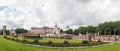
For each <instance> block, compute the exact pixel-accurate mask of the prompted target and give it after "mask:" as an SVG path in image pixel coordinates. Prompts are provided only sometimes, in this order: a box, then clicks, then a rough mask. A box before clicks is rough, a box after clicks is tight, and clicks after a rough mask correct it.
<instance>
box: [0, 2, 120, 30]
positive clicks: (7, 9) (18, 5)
mask: <svg viewBox="0 0 120 51" xmlns="http://www.w3.org/2000/svg"><path fill="white" fill-rule="evenodd" d="M119 20H120V0H0V28H2V26H3V25H7V27H8V29H13V28H25V29H30V28H31V27H43V26H48V27H54V23H55V21H57V23H58V26H59V27H60V28H62V29H66V27H67V26H69V27H70V28H73V29H75V28H78V27H80V26H88V25H94V26H96V25H98V24H99V23H103V22H106V21H119Z"/></svg>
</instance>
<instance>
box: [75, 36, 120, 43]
mask: <svg viewBox="0 0 120 51" xmlns="http://www.w3.org/2000/svg"><path fill="white" fill-rule="evenodd" d="M73 38H75V39H81V40H88V38H89V37H88V35H79V36H76V35H74V36H73ZM91 40H92V41H98V40H101V41H104V42H115V41H116V42H120V36H114V35H113V36H91Z"/></svg>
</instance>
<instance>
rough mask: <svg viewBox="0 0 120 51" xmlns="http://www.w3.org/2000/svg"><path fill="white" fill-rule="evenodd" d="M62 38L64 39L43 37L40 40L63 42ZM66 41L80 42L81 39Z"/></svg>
mask: <svg viewBox="0 0 120 51" xmlns="http://www.w3.org/2000/svg"><path fill="white" fill-rule="evenodd" d="M64 40H66V39H56V38H43V39H42V40H40V42H48V41H52V42H56V43H63V42H64ZM68 42H81V40H78V39H70V40H68Z"/></svg>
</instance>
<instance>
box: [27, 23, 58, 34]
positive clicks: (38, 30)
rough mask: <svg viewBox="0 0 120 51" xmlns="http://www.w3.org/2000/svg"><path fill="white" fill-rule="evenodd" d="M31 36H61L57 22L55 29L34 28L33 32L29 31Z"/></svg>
mask: <svg viewBox="0 0 120 51" xmlns="http://www.w3.org/2000/svg"><path fill="white" fill-rule="evenodd" d="M28 33H30V34H40V35H45V34H60V28H59V27H58V25H57V22H55V26H54V27H53V28H51V27H46V26H44V27H41V28H37V27H32V28H31V30H29V31H28Z"/></svg>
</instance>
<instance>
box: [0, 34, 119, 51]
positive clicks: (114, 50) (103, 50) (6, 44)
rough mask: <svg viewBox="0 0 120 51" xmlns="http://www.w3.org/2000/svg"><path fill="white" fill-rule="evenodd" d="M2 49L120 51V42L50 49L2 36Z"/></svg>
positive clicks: (21, 50) (0, 44)
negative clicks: (102, 45)
mask: <svg viewBox="0 0 120 51" xmlns="http://www.w3.org/2000/svg"><path fill="white" fill-rule="evenodd" d="M0 51H120V43H115V44H113V45H111V46H104V47H97V48H87V49H50V48H36V47H30V46H25V45H23V44H18V43H15V42H11V41H9V40H6V39H4V38H3V37H2V36H0Z"/></svg>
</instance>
